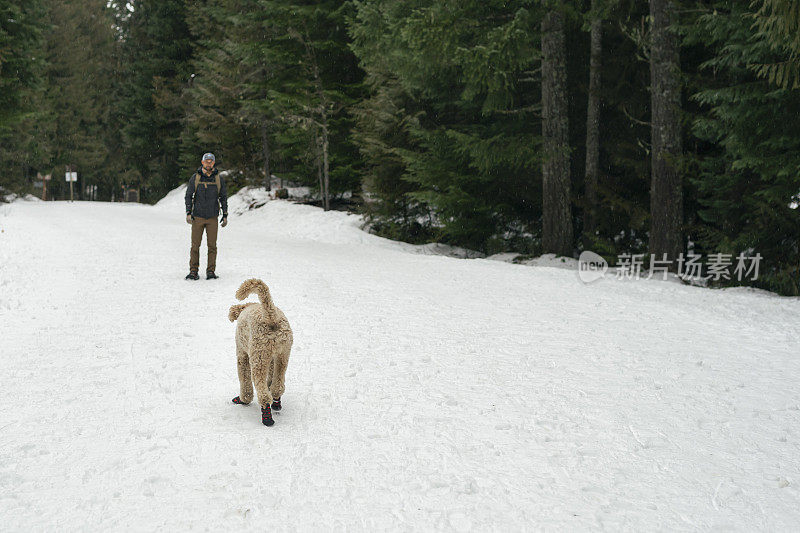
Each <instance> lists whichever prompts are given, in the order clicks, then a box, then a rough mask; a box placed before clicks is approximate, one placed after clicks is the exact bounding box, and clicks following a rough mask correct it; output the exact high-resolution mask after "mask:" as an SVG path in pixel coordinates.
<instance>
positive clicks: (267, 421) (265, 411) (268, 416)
mask: <svg viewBox="0 0 800 533" xmlns="http://www.w3.org/2000/svg"><path fill="white" fill-rule="evenodd" d="M261 422H262V423H263V424H264V425H265V426H271V425H272V424H274V423H275V421H274V420H273V419H272V411H271V409H270V408H269V405H268V406H266V407H262V408H261Z"/></svg>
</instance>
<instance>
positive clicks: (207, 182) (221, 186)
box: [186, 153, 228, 279]
mask: <svg viewBox="0 0 800 533" xmlns="http://www.w3.org/2000/svg"><path fill="white" fill-rule="evenodd" d="M201 164H202V166H201V167H200V168H198V169H197V171H196V172H195V173H194V174H193V175H192V177H191V179H189V184H188V186H187V187H186V223H187V224H191V225H192V249H191V252H190V253H189V274H187V275H186V279H199V276H198V275H197V272H198V270H200V243H201V242H202V241H203V230H205V232H206V239H207V240H206V244H207V246H208V262H207V263H206V279H216V278H217V277H218V276H217V275H216V274H215V273H214V271H215V270H216V268H217V217H218V216H219V208H220V206H222V222H221V223H220V225H221V226H222V227H223V228H224V227H225V226H227V225H228V188H227V187H226V186H225V180H224V179H222V176H220V175H219V171H218V170H217V169H216V168H215V167H216V158H215V157H214V154H211V153H208V154H204V155H203V159H202V161H201Z"/></svg>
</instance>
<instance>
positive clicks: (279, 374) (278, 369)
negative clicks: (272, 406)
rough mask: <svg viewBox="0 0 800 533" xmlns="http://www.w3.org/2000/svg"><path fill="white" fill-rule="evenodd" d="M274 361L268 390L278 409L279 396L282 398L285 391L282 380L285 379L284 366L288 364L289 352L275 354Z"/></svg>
mask: <svg viewBox="0 0 800 533" xmlns="http://www.w3.org/2000/svg"><path fill="white" fill-rule="evenodd" d="M274 360H275V364H274V368H273V370H272V383H271V384H270V388H269V390H270V392H271V393H272V397H273V398H274V399H275V402H276V403H277V407H278V409H280V400H281V396H283V391H284V390H286V385H285V382H284V379H285V377H286V365H287V363H288V362H289V352H288V351H287V352H286V353H280V354H277V355H276V356H275V359H274Z"/></svg>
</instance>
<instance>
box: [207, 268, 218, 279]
mask: <svg viewBox="0 0 800 533" xmlns="http://www.w3.org/2000/svg"><path fill="white" fill-rule="evenodd" d="M218 278H219V276H217V275H216V274H214V271H213V270H209V271H208V272H206V279H218Z"/></svg>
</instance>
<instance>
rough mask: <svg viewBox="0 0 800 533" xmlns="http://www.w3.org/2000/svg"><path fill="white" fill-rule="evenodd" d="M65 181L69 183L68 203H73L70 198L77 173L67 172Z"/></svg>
mask: <svg viewBox="0 0 800 533" xmlns="http://www.w3.org/2000/svg"><path fill="white" fill-rule="evenodd" d="M66 179H67V181H68V182H69V201H70V202H72V201H73V197H72V184H73V183H74V182H76V181H78V173H77V172H70V171H67V174H66Z"/></svg>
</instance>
